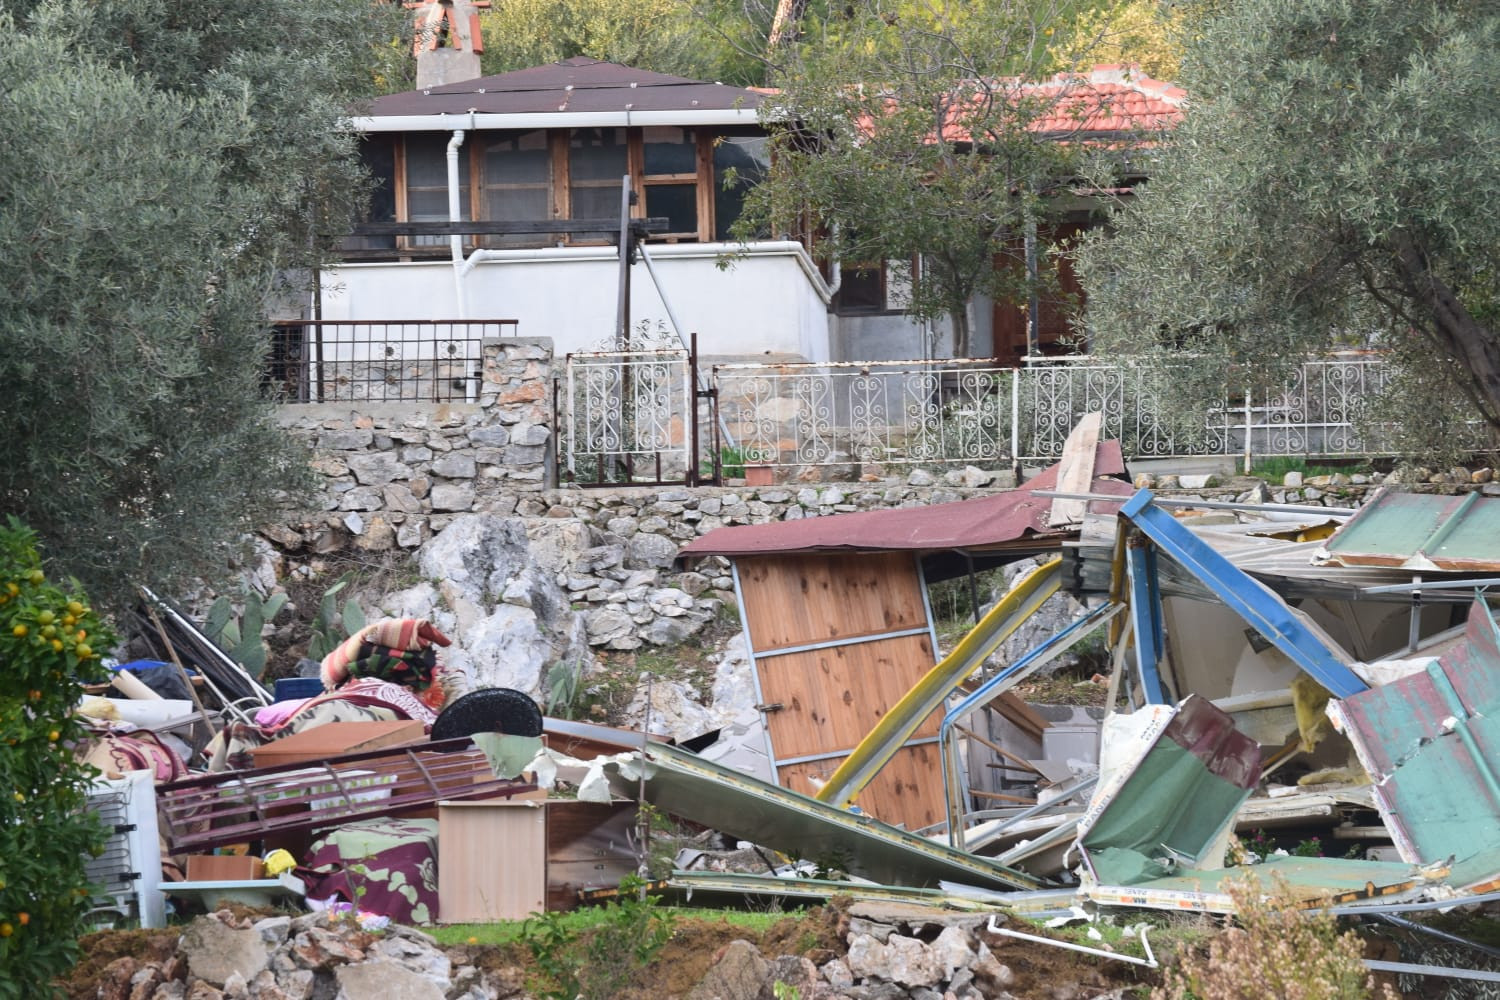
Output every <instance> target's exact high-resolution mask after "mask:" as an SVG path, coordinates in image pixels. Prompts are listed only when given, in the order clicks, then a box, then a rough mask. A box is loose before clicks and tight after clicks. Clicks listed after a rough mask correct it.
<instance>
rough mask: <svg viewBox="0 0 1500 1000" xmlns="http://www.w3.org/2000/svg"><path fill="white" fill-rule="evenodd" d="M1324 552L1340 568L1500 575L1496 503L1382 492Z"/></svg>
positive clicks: (1473, 496)
mask: <svg viewBox="0 0 1500 1000" xmlns="http://www.w3.org/2000/svg"><path fill="white" fill-rule="evenodd" d="M1324 547H1325V549H1326V550H1327V557H1328V559H1330V560H1331V561H1333V562H1336V563H1339V564H1341V565H1344V566H1399V567H1401V568H1403V569H1411V570H1430V571H1435V570H1444V571H1449V572H1464V571H1469V572H1473V571H1479V570H1500V498H1497V497H1487V496H1484V495H1483V494H1480V493H1470V494H1467V495H1465V496H1451V497H1448V496H1434V495H1431V494H1426V493H1392V492H1390V491H1385V490H1383V491H1381V492H1380V493H1377V494H1376V495H1375V497H1374V499H1373V500H1371V501H1370V502H1369V503H1367V504H1366V505H1365V506H1364V507H1362V508H1361V509H1360V511H1359V513H1357V514H1355V515H1354V516H1353V517H1351V518H1350V519H1349V520H1348V522H1347V523H1345V524H1344V526H1343V527H1342V528H1340V529H1339V530H1338V531H1337V532H1335V533H1334V535H1333V537H1332V538H1330V539H1329V540H1328V542H1327V543H1326V545H1325V546H1324Z"/></svg>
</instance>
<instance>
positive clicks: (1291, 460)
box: [1250, 455, 1371, 483]
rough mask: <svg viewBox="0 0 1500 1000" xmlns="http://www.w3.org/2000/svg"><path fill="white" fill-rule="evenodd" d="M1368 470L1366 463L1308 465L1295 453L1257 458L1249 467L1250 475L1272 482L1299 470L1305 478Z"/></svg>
mask: <svg viewBox="0 0 1500 1000" xmlns="http://www.w3.org/2000/svg"><path fill="white" fill-rule="evenodd" d="M1370 471H1371V470H1370V467H1369V466H1368V465H1346V466H1336V465H1309V464H1308V462H1307V460H1306V459H1302V458H1298V457H1296V456H1295V455H1271V456H1267V457H1266V458H1257V459H1254V460H1253V461H1252V464H1251V467H1250V475H1252V476H1255V477H1257V478H1259V479H1264V480H1266V481H1267V482H1274V483H1280V482H1281V481H1282V480H1283V479H1285V478H1286V474H1287V473H1288V472H1300V473H1302V475H1303V477H1304V478H1306V477H1308V476H1332V475H1337V474H1338V473H1343V474H1344V475H1346V476H1347V475H1350V474H1351V473H1356V472H1363V473H1368V472H1370Z"/></svg>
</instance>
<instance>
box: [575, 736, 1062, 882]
mask: <svg viewBox="0 0 1500 1000" xmlns="http://www.w3.org/2000/svg"><path fill="white" fill-rule="evenodd" d="M647 761H648V765H647V768H646V774H645V789H646V798H647V799H648V800H649V801H650V802H651V803H652V804H653V805H655V806H656V807H658V808H659V809H662V810H663V811H665V812H668V813H671V814H673V815H675V816H681V817H683V818H684V819H689V820H692V821H694V822H697V823H702V824H703V825H705V826H711V827H713V828H714V829H716V830H722V831H723V832H725V833H727V834H729V835H731V836H734V837H738V838H740V839H742V840H748V841H750V842H751V843H752V844H761V845H763V846H766V847H770V848H773V849H775V850H778V851H783V852H787V853H790V854H795V855H798V856H800V857H804V858H808V859H810V860H819V859H834V858H837V859H843V860H845V861H847V864H848V871H849V872H850V874H854V875H859V876H862V877H865V878H869V879H873V880H874V881H876V882H880V883H883V884H885V885H905V886H915V887H917V888H933V887H935V886H937V885H938V883H939V882H940V881H943V880H948V881H953V882H962V883H965V884H967V885H978V886H989V887H993V888H1002V889H1033V888H1037V887H1038V885H1039V883H1038V881H1037V880H1036V879H1034V878H1032V877H1031V876H1030V875H1027V874H1025V873H1024V872H1020V871H1017V870H1016V869H1014V868H1006V867H1004V866H1003V865H1000V864H997V863H995V862H993V861H991V860H989V859H988V858H981V857H977V856H975V855H972V854H965V853H964V852H963V851H958V850H954V849H953V848H951V847H948V846H947V845H945V844H938V843H935V842H933V841H931V840H928V839H926V838H925V837H918V836H917V835H916V834H912V833H908V832H906V831H905V830H900V829H897V828H896V827H893V826H888V825H886V824H884V823H881V822H879V821H877V820H873V819H871V818H870V817H868V816H860V815H857V814H855V813H850V812H845V811H844V810H842V809H836V808H834V807H833V806H830V805H826V804H825V803H822V802H819V801H818V800H817V799H813V798H809V797H808V796H806V795H801V794H798V793H797V792H793V791H791V790H789V789H786V788H781V787H779V786H777V785H770V784H767V783H766V782H764V781H757V780H755V779H754V778H749V777H746V776H745V775H743V774H740V773H738V772H737V771H733V770H731V769H729V768H725V767H720V766H718V765H717V764H714V763H712V762H711V761H707V760H704V759H703V758H701V757H697V756H694V755H693V754H690V753H688V752H687V751H685V750H679V749H677V748H675V747H669V746H665V745H663V744H660V743H651V744H649V746H648V748H647ZM639 765H640V761H639V759H637V760H634V761H625V762H620V761H615V762H612V763H610V764H608V765H606V766H605V773H606V774H607V775H608V776H609V780H610V783H611V784H612V785H614V786H615V788H616V789H617V791H618V792H619V793H620V794H622V795H630V796H634V795H635V794H636V791H637V788H638V781H639V777H640V773H639V770H638V768H639ZM934 780H936V778H934Z"/></svg>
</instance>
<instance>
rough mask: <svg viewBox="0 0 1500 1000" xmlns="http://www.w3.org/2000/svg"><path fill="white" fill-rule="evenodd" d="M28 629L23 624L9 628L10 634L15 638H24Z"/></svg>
mask: <svg viewBox="0 0 1500 1000" xmlns="http://www.w3.org/2000/svg"><path fill="white" fill-rule="evenodd" d="M28 631H30V629H28V628H27V627H26V626H25V625H17V626H16V627H15V628H13V629H11V630H10V634H11V635H13V636H15V637H16V638H17V639H24V638H26V633H27V632H28Z"/></svg>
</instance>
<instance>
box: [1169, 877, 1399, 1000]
mask: <svg viewBox="0 0 1500 1000" xmlns="http://www.w3.org/2000/svg"><path fill="white" fill-rule="evenodd" d="M1227 891H1228V892H1229V895H1230V898H1231V899H1233V900H1234V906H1235V917H1236V920H1237V921H1238V923H1239V926H1238V927H1230V928H1228V929H1227V930H1225V931H1224V932H1223V933H1222V934H1220V935H1218V936H1217V937H1216V938H1214V939H1213V941H1211V942H1210V943H1209V947H1208V954H1207V955H1203V954H1200V953H1190V954H1189V955H1188V956H1187V957H1186V958H1185V959H1184V960H1183V961H1182V962H1181V963H1180V964H1179V965H1177V966H1176V967H1174V968H1171V969H1168V970H1167V973H1166V975H1165V976H1164V977H1163V985H1162V986H1161V987H1160V988H1158V989H1156V990H1153V991H1152V992H1151V997H1152V1000H1186V998H1194V1000H1265V998H1266V997H1277V998H1278V1000H1363V998H1365V997H1378V998H1381V1000H1394V998H1395V994H1394V993H1392V992H1390V991H1389V989H1388V988H1386V987H1378V988H1377V986H1376V984H1375V981H1374V979H1373V978H1372V977H1371V976H1370V974H1369V972H1368V971H1367V970H1366V969H1365V967H1364V962H1363V955H1364V945H1363V943H1362V942H1361V941H1360V939H1359V936H1358V935H1357V934H1355V933H1354V932H1353V931H1346V932H1344V933H1342V934H1340V933H1339V929H1338V921H1337V919H1336V918H1335V917H1334V916H1333V914H1331V913H1329V912H1328V911H1327V910H1326V909H1320V910H1313V911H1309V910H1303V909H1299V908H1298V904H1297V902H1296V901H1295V900H1294V899H1293V898H1292V895H1291V893H1290V892H1289V891H1288V888H1287V885H1286V883H1285V882H1284V881H1282V880H1281V879H1279V878H1278V879H1277V880H1276V882H1275V885H1274V887H1273V891H1272V892H1271V893H1270V894H1269V895H1267V894H1265V893H1264V892H1262V890H1261V885H1260V881H1259V879H1257V878H1256V877H1255V876H1254V875H1253V874H1250V875H1247V876H1246V877H1245V878H1244V879H1243V880H1242V881H1238V882H1230V883H1229V884H1228V886H1227Z"/></svg>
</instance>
